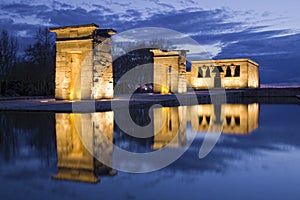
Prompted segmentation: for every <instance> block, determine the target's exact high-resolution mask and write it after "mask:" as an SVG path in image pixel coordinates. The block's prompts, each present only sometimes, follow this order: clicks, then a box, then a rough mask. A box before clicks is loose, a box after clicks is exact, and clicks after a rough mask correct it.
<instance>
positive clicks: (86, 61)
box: [50, 24, 116, 100]
mask: <svg viewBox="0 0 300 200" xmlns="http://www.w3.org/2000/svg"><path fill="white" fill-rule="evenodd" d="M50 31H52V32H55V33H56V73H55V98H56V99H64V100H73V99H79V100H80V99H102V98H113V71H112V56H111V39H110V37H111V35H113V34H115V33H116V32H115V31H114V30H112V29H98V25H95V24H90V25H81V26H66V27H59V28H52V29H50Z"/></svg>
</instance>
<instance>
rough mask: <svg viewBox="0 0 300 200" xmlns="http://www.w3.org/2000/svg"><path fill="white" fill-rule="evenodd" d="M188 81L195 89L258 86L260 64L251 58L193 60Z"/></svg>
mask: <svg viewBox="0 0 300 200" xmlns="http://www.w3.org/2000/svg"><path fill="white" fill-rule="evenodd" d="M187 81H188V82H189V83H190V86H191V87H192V88H194V89H207V88H221V87H222V88H226V89H239V88H258V87H259V85H260V84H259V70H258V64H257V63H256V62H254V61H253V60H250V59H227V60H202V61H192V67H191V72H190V73H188V75H187Z"/></svg>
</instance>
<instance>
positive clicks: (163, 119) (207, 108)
mask: <svg viewBox="0 0 300 200" xmlns="http://www.w3.org/2000/svg"><path fill="white" fill-rule="evenodd" d="M152 115H153V120H154V123H153V124H154V127H153V130H154V133H153V137H152V138H146V139H148V140H149V139H150V140H152V149H153V150H157V149H160V148H162V147H164V146H165V145H168V147H174V148H176V147H181V146H185V145H186V144H187V135H188V134H189V133H188V131H187V124H188V123H190V124H191V129H192V130H193V131H197V132H198V133H199V134H201V133H206V132H208V134H209V132H210V131H216V130H220V128H221V129H222V133H223V134H240V135H241V134H249V133H251V132H252V131H254V130H255V129H256V128H257V127H258V118H259V105H258V104H255V103H254V104H248V105H247V104H223V105H212V104H203V105H194V106H180V107H164V108H155V109H153V113H152ZM133 117H136V118H141V117H145V116H133ZM104 137H106V138H104ZM113 138H114V113H113V112H112V111H110V112H100V113H88V114H74V113H71V114H59V113H58V114H56V142H57V155H58V163H57V166H58V173H57V174H56V175H54V176H53V178H55V179H64V180H74V181H84V182H91V183H96V182H98V181H99V178H98V177H99V175H101V174H102V175H103V174H108V175H114V174H115V172H114V171H113V170H112V169H111V168H110V167H107V166H105V165H103V164H101V163H100V162H99V161H98V160H97V159H96V158H97V157H98V158H99V157H102V159H105V161H106V162H105V163H111V164H112V156H113ZM122 142H126V141H122ZM93 155H95V157H96V158H94V157H93ZM103 157H104V158H103ZM111 164H110V166H112V165H111Z"/></svg>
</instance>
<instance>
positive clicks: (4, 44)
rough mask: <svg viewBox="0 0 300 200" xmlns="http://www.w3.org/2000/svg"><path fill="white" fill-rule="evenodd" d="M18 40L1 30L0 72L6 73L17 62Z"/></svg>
mask: <svg viewBox="0 0 300 200" xmlns="http://www.w3.org/2000/svg"><path fill="white" fill-rule="evenodd" d="M17 51H18V40H17V39H16V38H15V37H14V36H11V35H9V34H8V32H7V31H6V30H2V32H1V35H0V74H1V75H6V73H7V72H8V70H9V69H11V68H12V67H13V66H14V65H15V64H16V62H17Z"/></svg>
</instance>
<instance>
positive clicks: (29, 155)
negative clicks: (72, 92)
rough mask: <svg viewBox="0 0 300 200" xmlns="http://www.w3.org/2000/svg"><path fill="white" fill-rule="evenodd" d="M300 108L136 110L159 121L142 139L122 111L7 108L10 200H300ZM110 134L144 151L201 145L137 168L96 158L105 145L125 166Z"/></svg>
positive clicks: (5, 182)
mask: <svg viewBox="0 0 300 200" xmlns="http://www.w3.org/2000/svg"><path fill="white" fill-rule="evenodd" d="M299 114H300V107H299V105H258V104H248V105H242V104H227V105H222V106H221V107H218V106H213V105H209V104H206V105H198V106H191V107H173V108H158V109H155V110H154V111H153V112H150V115H149V112H148V110H147V109H136V110H132V111H131V116H132V118H133V120H134V122H135V123H136V124H139V125H142V126H145V125H147V124H149V122H150V121H151V118H152V120H153V122H154V124H153V126H152V127H150V130H153V133H154V132H155V133H156V134H155V135H153V136H152V137H149V138H144V139H141V138H136V137H132V136H130V135H128V134H126V133H124V131H123V130H122V127H119V126H118V125H117V124H116V123H115V122H114V118H116V117H118V113H114V112H112V111H111V112H103V113H86V114H74V113H73V114H70V113H69V114H68V113H30V112H1V113H0V121H1V125H2V126H1V128H0V131H1V132H0V160H1V161H0V195H1V199H2V197H4V198H3V199H23V198H26V199H66V198H72V199H154V198H159V199H180V198H185V199H299V198H300V191H299V189H298V187H299V185H300V175H299V169H300V156H299V155H300V154H299V153H300V135H299V130H300V129H299V128H300V123H299ZM220 126H221V127H222V134H221V136H220V138H219V139H218V142H217V144H216V146H215V147H214V148H213V150H212V152H210V153H209V154H208V156H206V157H205V158H204V159H199V157H198V154H199V149H200V146H201V144H202V142H203V138H204V137H205V135H206V134H210V133H211V132H213V131H215V130H218V129H219V128H220ZM151 128H152V129H151ZM100 133H102V134H100ZM103 133H104V134H103ZM195 133H196V137H195V139H194V140H192V139H191V138H192V137H191V135H192V134H195ZM104 136H105V138H104ZM104 140H107V141H111V142H113V143H114V144H115V145H116V146H118V147H120V148H122V149H124V150H127V151H130V152H137V153H145V152H154V151H158V150H159V149H161V148H164V147H165V146H166V145H168V144H170V147H169V148H170V149H174V150H176V149H179V148H185V147H187V146H188V145H189V144H190V142H191V145H190V146H189V147H188V148H187V151H186V152H185V153H184V155H183V156H181V157H180V158H179V159H178V160H177V161H175V162H174V163H172V164H171V165H169V166H167V167H165V168H163V169H161V170H158V171H154V172H150V173H142V174H133V173H125V172H122V171H118V170H114V169H112V168H111V167H109V166H106V165H103V164H102V163H101V162H99V161H98V160H97V159H95V158H94V157H93V156H92V155H91V149H92V150H93V154H94V155H95V154H97V155H96V157H97V156H99V155H100V156H101V155H102V154H103V151H100V150H101V149H102V150H103V149H105V152H104V153H105V155H106V161H107V162H110V163H111V165H112V166H114V165H116V166H117V164H120V163H119V160H117V158H116V156H115V148H114V147H113V146H112V145H109V144H108V143H105V142H103V141H104ZM105 145H106V146H105ZM107 155H109V156H107ZM124 162H125V161H124ZM127 162H130V161H127ZM116 163H117V164H116ZM125 164H126V163H125ZM115 171H116V172H117V174H116V175H114V173H115Z"/></svg>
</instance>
